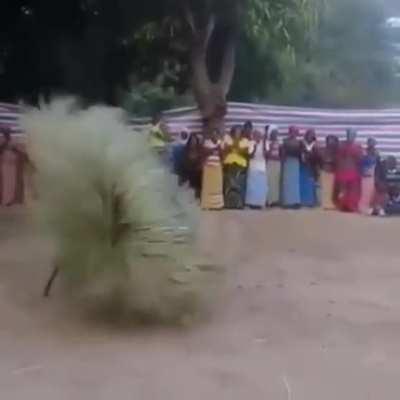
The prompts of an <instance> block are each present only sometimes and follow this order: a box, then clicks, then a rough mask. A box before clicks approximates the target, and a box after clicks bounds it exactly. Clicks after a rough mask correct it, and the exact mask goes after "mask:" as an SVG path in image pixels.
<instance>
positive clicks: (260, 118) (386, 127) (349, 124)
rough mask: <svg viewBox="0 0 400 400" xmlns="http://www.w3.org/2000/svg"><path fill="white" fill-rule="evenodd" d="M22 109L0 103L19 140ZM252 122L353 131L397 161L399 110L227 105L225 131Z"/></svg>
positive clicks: (185, 113)
mask: <svg viewBox="0 0 400 400" xmlns="http://www.w3.org/2000/svg"><path fill="white" fill-rule="evenodd" d="M21 112H22V109H21V107H20V106H17V105H13V104H6V103H0V124H3V125H7V126H9V127H10V128H11V131H12V133H13V135H14V136H16V137H17V138H21V139H22V140H23V136H24V135H23V132H21V129H20V126H19V123H18V118H19V115H20V113H21ZM164 117H165V121H166V124H167V126H168V128H169V130H170V132H171V133H173V134H178V133H179V132H180V131H181V130H183V129H185V128H187V129H188V130H189V131H200V130H201V117H200V115H199V113H198V111H197V110H196V109H195V108H180V109H175V110H171V111H166V112H165V113H164ZM247 120H250V121H252V122H253V124H254V126H255V128H256V129H258V130H261V131H263V130H264V127H265V126H266V125H271V124H274V125H277V126H278V127H279V131H280V133H281V134H282V135H284V134H285V133H286V132H287V129H288V127H289V126H290V125H296V126H297V127H299V128H300V130H301V131H302V133H304V131H305V130H306V129H308V128H314V129H315V130H316V131H317V135H318V137H319V138H320V139H321V140H323V139H324V138H325V137H326V136H327V135H330V134H334V135H337V136H339V137H340V138H343V137H344V136H345V130H346V128H354V129H356V130H357V131H358V133H359V140H360V142H361V143H363V144H364V143H365V141H366V139H367V138H369V137H374V138H376V139H377V141H378V145H379V150H380V151H381V154H382V155H383V156H388V155H395V156H396V157H397V158H398V159H400V109H380V110H361V109H360V110H329V109H317V108H298V107H283V106H271V105H255V104H246V103H229V111H228V115H227V116H226V120H225V121H226V128H227V129H229V128H230V127H231V126H232V125H235V124H243V123H244V122H245V121H247ZM148 123H149V119H147V118H135V119H131V121H130V125H131V126H132V128H133V129H134V130H136V131H142V130H143V128H145V127H146V126H147V124H148Z"/></svg>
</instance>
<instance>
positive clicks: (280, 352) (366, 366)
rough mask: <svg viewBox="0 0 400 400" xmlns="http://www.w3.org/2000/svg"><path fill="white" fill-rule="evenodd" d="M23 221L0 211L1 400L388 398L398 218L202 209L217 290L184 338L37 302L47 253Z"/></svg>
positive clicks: (398, 393) (395, 350)
mask: <svg viewBox="0 0 400 400" xmlns="http://www.w3.org/2000/svg"><path fill="white" fill-rule="evenodd" d="M29 226H30V225H29V222H28V221H27V217H26V215H25V213H24V212H23V211H22V210H14V211H10V210H7V211H1V212H0V318H1V320H0V321H1V322H0V398H1V399H4V400H14V399H16V400H24V399H32V400H33V399H34V400H36V399H40V400H50V399H51V400H54V399H57V400H71V399H74V400H81V399H82V400H92V399H93V400H110V399H113V400H125V399H126V400H180V399H182V400H200V399H202V400H204V399H209V400H213V399H218V400H225V399H226V400H236V399H240V400H243V399H248V400H250V399H251V400H253V399H268V400H281V399H282V400H338V399H341V400H347V399H348V400H368V399H370V400H392V399H398V398H400V386H399V379H400V264H399V249H400V240H399V232H400V219H392V220H391V219H373V218H363V217H360V216H351V215H341V214H337V213H322V212H320V211H296V212H291V211H289V212H284V211H279V210H277V211H270V212H250V211H246V212H223V213H211V214H204V217H203V221H202V226H201V238H200V244H199V245H200V246H201V247H202V248H203V250H204V251H206V252H209V254H210V256H214V257H216V258H217V260H218V261H220V262H221V263H223V264H224V265H226V266H227V285H226V286H227V287H226V288H225V289H224V291H223V301H222V302H221V303H220V304H218V305H217V306H216V309H215V312H214V315H213V316H212V317H211V319H210V320H208V321H207V322H204V323H202V324H201V325H200V326H197V327H196V328H193V329H186V330H185V329H134V330H122V329H121V330H118V329H111V328H110V327H105V326H99V325H96V324H93V323H89V322H87V321H86V320H83V319H82V318H80V317H79V315H77V314H76V313H75V312H74V310H73V309H70V307H66V306H65V304H64V302H63V300H62V299H61V298H60V296H57V287H55V288H54V289H55V290H54V296H53V297H52V298H51V299H49V300H45V299H43V298H42V297H41V290H42V287H43V283H44V280H45V278H46V277H47V274H48V271H49V268H50V254H49V251H48V249H47V248H46V245H45V244H44V243H43V241H42V240H41V239H40V238H38V237H36V236H35V234H34V231H33V230H32V229H31V228H30V227H29Z"/></svg>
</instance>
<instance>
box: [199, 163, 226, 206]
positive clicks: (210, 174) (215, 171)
mask: <svg viewBox="0 0 400 400" xmlns="http://www.w3.org/2000/svg"><path fill="white" fill-rule="evenodd" d="M222 187H223V178H222V166H221V165H220V164H211V165H210V164H206V165H205V166H204V168H203V185H202V190H201V208H203V209H204V210H220V209H221V208H223V207H224V197H223V193H222Z"/></svg>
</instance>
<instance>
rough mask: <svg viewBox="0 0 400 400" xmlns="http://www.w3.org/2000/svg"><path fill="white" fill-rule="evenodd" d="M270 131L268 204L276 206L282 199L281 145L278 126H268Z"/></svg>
mask: <svg viewBox="0 0 400 400" xmlns="http://www.w3.org/2000/svg"><path fill="white" fill-rule="evenodd" d="M266 131H267V132H269V135H268V136H269V137H268V146H267V154H266V158H267V175H268V176H267V181H268V205H269V206H270V207H275V206H278V205H279V204H280V200H281V169H282V165H281V163H282V161H281V146H280V143H279V131H278V127H277V126H275V125H272V126H270V127H267V128H266Z"/></svg>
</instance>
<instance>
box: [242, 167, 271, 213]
mask: <svg viewBox="0 0 400 400" xmlns="http://www.w3.org/2000/svg"><path fill="white" fill-rule="evenodd" d="M267 195H268V180H267V171H266V170H264V171H262V170H256V169H252V168H249V171H248V173H247V187H246V205H248V206H252V207H265V205H266V203H267Z"/></svg>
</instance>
